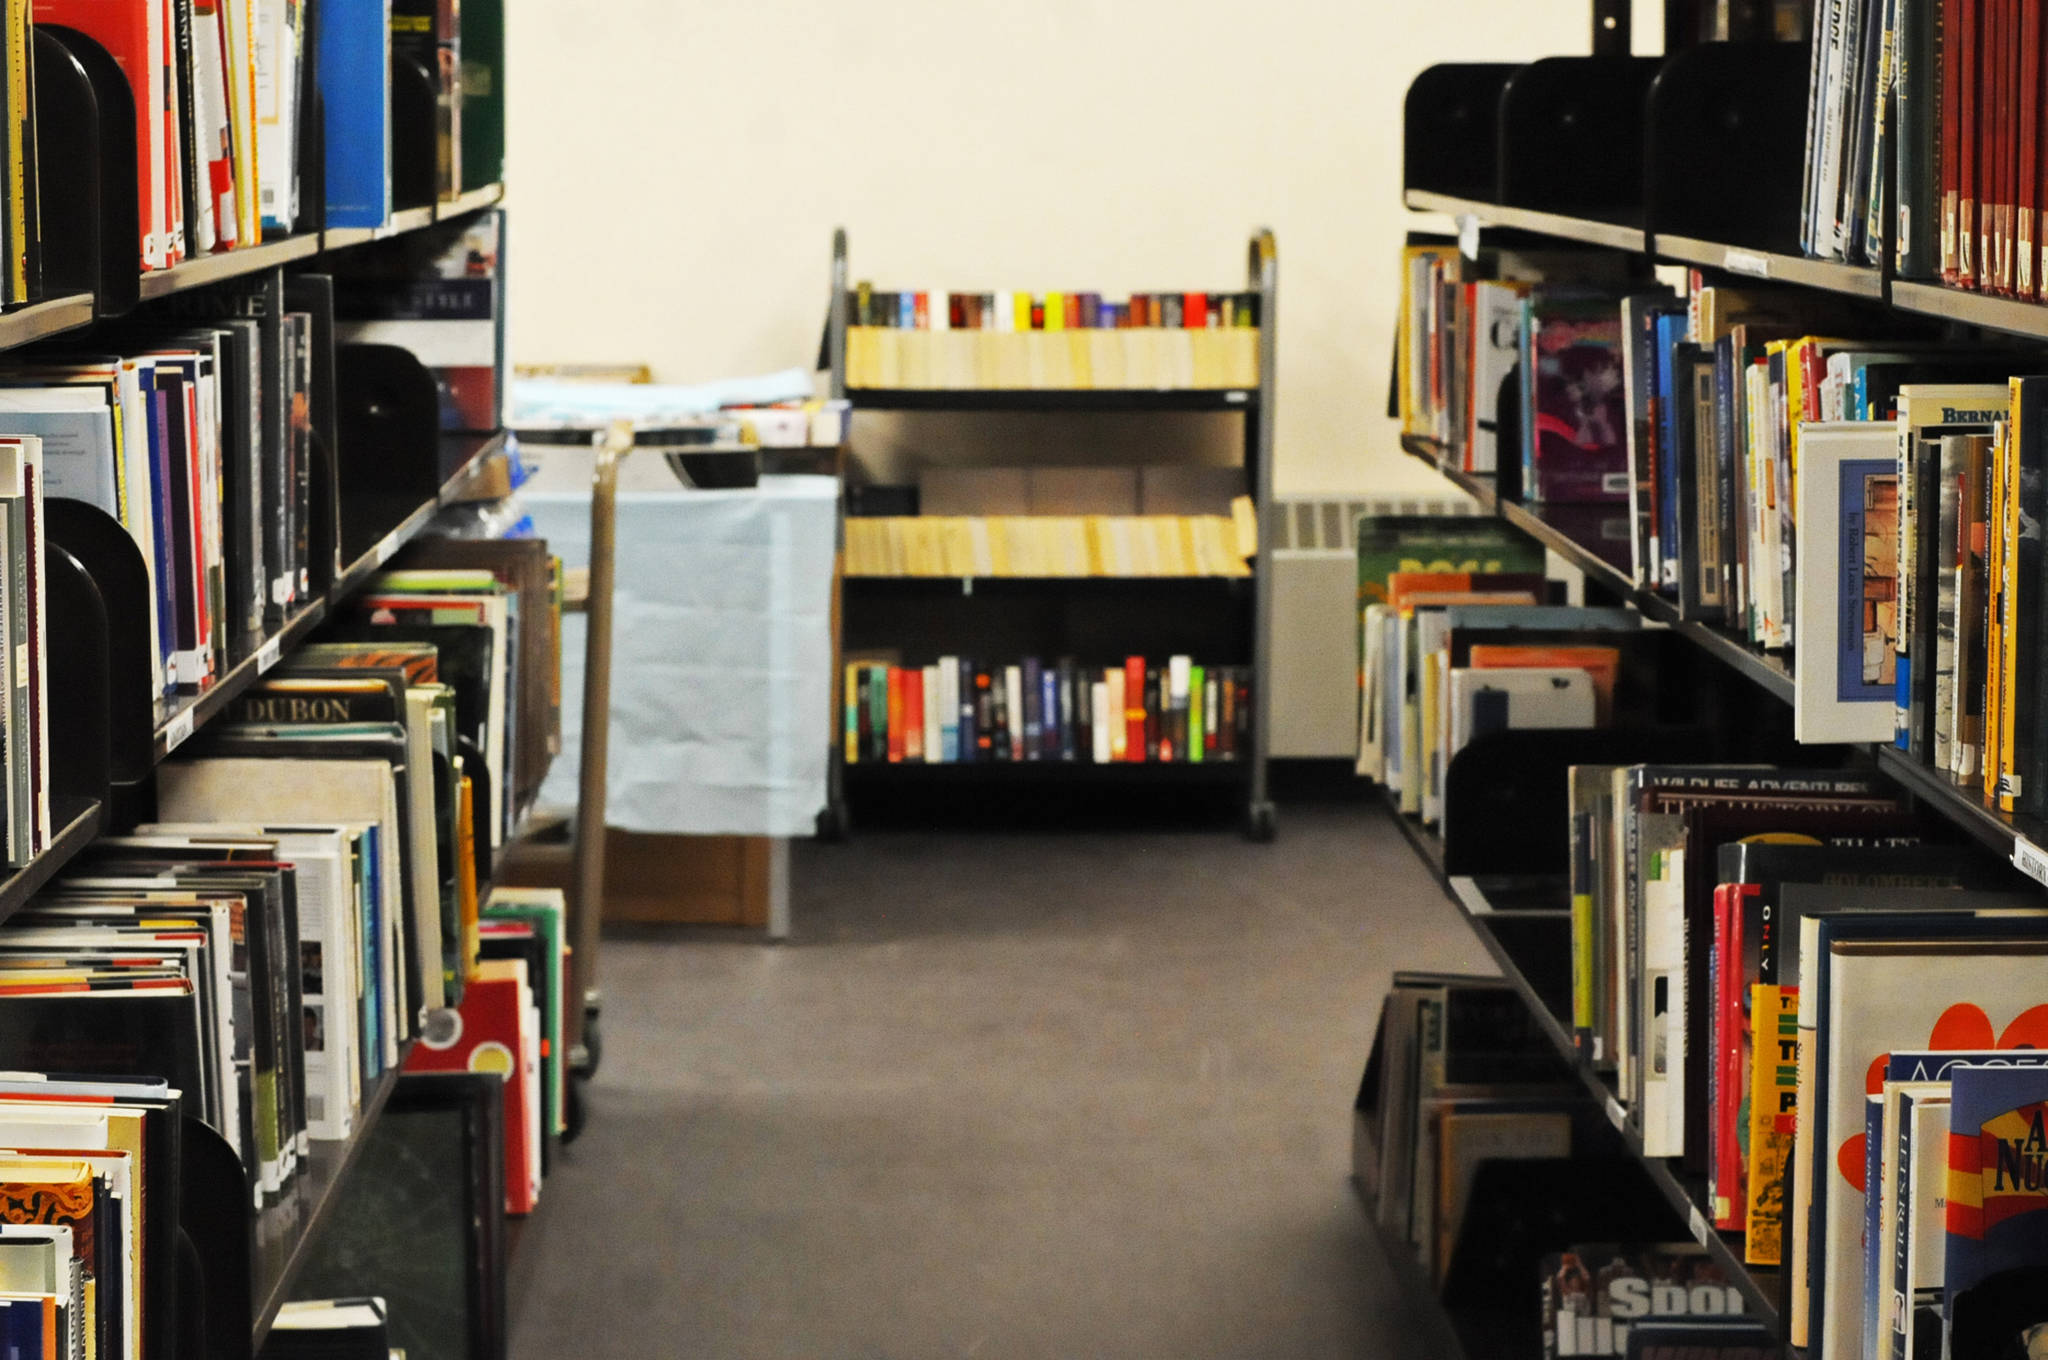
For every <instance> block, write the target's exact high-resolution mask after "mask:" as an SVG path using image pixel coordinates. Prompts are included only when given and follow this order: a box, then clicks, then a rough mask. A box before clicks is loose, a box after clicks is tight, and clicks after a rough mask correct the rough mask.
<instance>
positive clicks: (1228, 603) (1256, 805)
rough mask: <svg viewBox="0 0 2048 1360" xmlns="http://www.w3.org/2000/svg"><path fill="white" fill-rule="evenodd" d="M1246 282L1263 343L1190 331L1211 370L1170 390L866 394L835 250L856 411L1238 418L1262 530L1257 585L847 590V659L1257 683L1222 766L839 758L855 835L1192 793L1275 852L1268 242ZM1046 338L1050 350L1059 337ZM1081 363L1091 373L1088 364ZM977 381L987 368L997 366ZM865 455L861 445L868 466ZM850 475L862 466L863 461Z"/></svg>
mask: <svg viewBox="0 0 2048 1360" xmlns="http://www.w3.org/2000/svg"><path fill="white" fill-rule="evenodd" d="M1247 266H1248V267H1247V281H1246V288H1247V291H1248V293H1249V294H1250V295H1251V296H1253V297H1254V298H1255V299H1256V307H1257V313H1256V315H1257V321H1258V324H1257V328H1256V330H1255V331H1251V332H1248V333H1247V332H1245V331H1236V332H1229V331H1225V332H1219V331H1217V330H1215V329H1210V330H1208V331H1207V332H1201V331H1193V332H1191V334H1193V335H1196V336H1200V337H1203V339H1202V340H1199V341H1197V342H1196V349H1197V353H1198V355H1199V354H1201V353H1202V347H1203V346H1204V345H1208V346H1210V347H1211V348H1212V350H1213V351H1214V352H1213V353H1212V354H1211V355H1210V356H1209V357H1206V358H1204V357H1198V358H1197V359H1196V360H1195V361H1194V362H1195V364H1196V367H1195V368H1194V369H1193V370H1183V371H1180V372H1179V373H1178V374H1177V376H1169V377H1167V378H1165V379H1164V380H1162V381H1158V382H1153V383H1150V384H1148V385H1144V386H1111V387H1092V386H1075V385H1043V384H1042V385H1031V384H1030V383H1029V381H1028V379H1027V380H1026V381H1023V382H1018V383H1016V384H1014V385H1001V386H917V387H912V386H903V385H891V386H878V385H863V383H862V381H861V379H862V378H863V377H864V376H866V374H865V373H863V372H851V371H850V370H849V362H848V349H849V339H850V338H852V339H854V340H855V343H856V347H857V346H858V337H857V336H856V337H850V332H851V331H853V330H854V326H853V322H854V321H855V320H856V318H855V317H854V315H853V308H852V305H851V297H852V293H851V289H852V286H853V285H852V276H851V274H850V272H849V268H848V263H847V240H846V233H845V231H844V230H840V231H837V232H835V233H834V234H833V241H832V262H831V284H832V292H831V300H830V312H829V316H828V320H827V325H826V332H825V352H826V358H827V360H828V362H829V366H830V369H831V395H832V396H834V397H841V398H844V399H846V400H847V401H848V402H849V403H850V404H851V406H852V408H853V410H854V411H855V412H856V413H858V412H863V411H866V412H897V413H930V412H951V413H959V414H964V415H988V414H996V413H1011V414H1022V415H1026V416H1030V415H1058V414H1076V413H1078V414H1083V415H1104V416H1115V415H1122V416H1145V415H1163V414H1167V413H1177V412H1191V413H1198V414H1209V415H1217V416H1234V417H1236V418H1237V419H1238V420H1239V421H1240V422H1241V426H1242V441H1241V444H1240V446H1239V447H1240V450H1241V451H1240V453H1239V456H1238V461H1237V466H1238V467H1239V468H1241V469H1242V473H1243V490H1244V494H1246V495H1247V496H1249V497H1250V500H1251V504H1252V510H1253V514H1254V517H1255V521H1256V524H1257V525H1258V526H1259V530H1260V531H1259V533H1258V535H1257V536H1258V547H1257V551H1256V552H1255V553H1254V554H1253V555H1252V557H1251V558H1250V562H1249V565H1250V572H1249V575H1247V576H1242V577H1222V576H1215V577H1207V576H1151V577H1145V576H1117V575H1109V576H1102V575H1072V576H1028V577H1019V576H1005V577H1001V578H996V577H991V576H987V575H980V576H962V577H955V578H947V579H941V578H933V577H928V576H925V577H890V576H854V575H848V576H845V577H844V578H843V580H842V585H841V589H842V597H843V598H842V616H841V621H842V637H841V651H842V653H844V654H845V655H848V656H849V657H851V656H855V655H858V654H860V653H861V652H863V651H877V650H894V651H900V652H901V653H902V655H903V656H904V659H905V662H906V664H908V663H912V662H916V663H923V662H929V661H932V660H935V659H936V658H937V657H938V656H940V655H958V656H971V657H975V658H977V659H980V658H990V659H999V660H1001V661H1004V662H1007V661H1012V660H1015V659H1017V658H1019V657H1022V656H1026V655H1035V656H1040V657H1043V658H1044V659H1045V660H1047V661H1051V660H1052V659H1053V658H1055V657H1058V656H1061V655H1072V656H1075V657H1077V658H1078V659H1079V660H1080V661H1081V662H1082V663H1084V664H1085V665H1087V666H1090V667H1099V666H1114V665H1118V664H1120V663H1121V662H1122V661H1123V659H1124V658H1125V656H1127V655H1131V654H1138V655H1143V656H1145V657H1146V658H1147V659H1148V660H1150V661H1155V662H1159V663H1163V662H1164V661H1165V659H1166V658H1167V657H1168V656H1170V655H1173V654H1176V653H1183V654H1187V655H1190V656H1193V657H1194V658H1195V660H1196V662H1197V664H1218V665H1230V666H1238V667H1246V668H1248V670H1249V677H1250V682H1249V683H1250V694H1251V700H1250V702H1251V726H1250V742H1249V749H1246V750H1242V751H1240V752H1239V753H1238V755H1237V758H1236V759H1234V760H1231V761H1224V762H1215V763H1196V764H1180V763H1129V764H1125V763H1114V764H1107V765H1103V764H1095V763H1093V762H1090V761H1088V760H1086V759H1081V760H1075V761H1050V762H1044V763H1039V762H1030V763H1023V764H1018V765H1007V764H1003V763H1000V762H996V763H987V764H967V765H962V766H947V765H943V764H941V765H918V764H904V763H877V762H872V761H870V762H848V761H846V760H845V759H844V753H843V751H842V750H840V749H837V747H836V746H835V751H834V755H833V761H834V767H835V768H834V782H835V787H840V788H843V789H844V797H845V809H846V811H848V812H849V813H850V814H851V815H852V816H853V817H854V818H855V819H857V818H858V815H859V809H860V808H861V807H862V806H864V805H865V806H870V807H876V808H880V807H886V806H889V805H891V804H893V803H896V802H898V801H900V800H902V799H904V798H906V797H908V796H912V795H917V794H929V793H931V792H932V791H934V790H937V791H940V794H941V796H942V797H946V798H953V799H957V797H958V795H957V793H955V792H954V791H956V790H967V789H988V790H1006V789H1024V790H1031V791H1033V792H1032V795H1031V796H1033V797H1041V795H1040V794H1039V793H1038V792H1037V791H1039V790H1045V791H1047V793H1049V794H1050V795H1051V796H1053V797H1056V798H1063V797H1068V796H1087V795H1089V794H1090V793H1091V792H1092V793H1093V794H1095V795H1098V796H1099V795H1102V794H1108V795H1109V796H1110V797H1111V798H1113V799H1114V800H1116V801H1119V802H1126V803H1128V802H1135V801H1141V800H1143V799H1145V798H1147V797H1150V796H1152V795H1154V794H1155V793H1156V794H1159V795H1161V796H1163V797H1166V798H1169V799H1171V798H1180V797H1184V796H1186V795H1187V794H1188V793H1189V792H1190V791H1194V792H1197V793H1200V794H1202V795H1203V796H1204V797H1205V798H1214V797H1224V798H1229V799H1231V800H1233V801H1234V803H1235V804H1236V806H1237V807H1238V808H1239V810H1240V811H1241V814H1242V817H1243V824H1244V828H1245V831H1246V834H1247V835H1249V836H1250V837H1252V838H1253V839H1255V840H1266V839H1270V838H1271V836H1272V835H1273V832H1274V813H1273V803H1272V798H1271V794H1270V791H1269V788H1268V777H1267V763H1268V762H1267V750H1268V728H1269V724H1268V721H1267V716H1268V710H1267V702H1268V695H1269V694H1270V692H1271V686H1270V684H1269V683H1268V677H1269V675H1270V666H1271V655H1270V649H1271V640H1270V633H1271V627H1270V622H1271V613H1272V573H1271V570H1270V561H1271V559H1270V554H1269V549H1268V544H1267V540H1268V538H1269V534H1267V533H1266V532H1265V531H1264V530H1265V526H1266V525H1267V524H1268V522H1269V519H1270V508H1271V505H1272V495H1273V424H1274V411H1275V401H1274V395H1275V390H1276V389H1275V383H1274V360H1275V352H1276V335H1277V323H1278V306H1279V256H1278V250H1277V247H1276V245H1275V242H1274V238H1273V234H1272V233H1271V232H1270V231H1260V232H1258V233H1256V234H1255V235H1254V236H1253V237H1252V238H1251V240H1250V242H1249V245H1248V248H1247ZM910 334H916V335H922V334H925V333H918V332H910ZM983 334H984V335H986V336H988V337H989V339H990V340H991V341H996V340H1000V341H1005V342H1014V343H1026V342H1037V341H1041V339H1042V337H1041V336H1040V335H1039V334H1035V333H1034V334H1031V335H1026V336H1018V335H1016V334H1014V333H1008V334H1005V335H1001V336H997V335H994V334H993V333H992V332H984V333H983ZM1142 334H1143V333H1142V332H1138V331H1116V330H1107V331H1069V332H1067V335H1068V336H1069V337H1088V338H1085V339H1076V340H1073V341H1071V342H1070V343H1073V344H1075V345H1076V346H1077V349H1076V353H1082V352H1083V351H1084V349H1085V346H1086V345H1087V344H1089V343H1090V340H1091V339H1092V341H1093V343H1095V344H1098V345H1102V346H1105V347H1107V346H1111V345H1113V344H1114V343H1115V339H1114V338H1116V337H1131V336H1141V335H1142ZM1168 334H1170V332H1169V333H1168ZM955 338H956V339H957V338H958V337H955ZM1043 338H1045V339H1052V338H1054V337H1053V333H1050V332H1048V333H1046V335H1045V337H1043ZM1133 343H1134V344H1135V343H1137V342H1135V341H1134V342H1133ZM1225 348H1227V349H1228V350H1229V356H1228V357H1229V359H1231V360H1235V361H1236V366H1235V367H1229V366H1220V367H1219V366H1213V365H1224V364H1225V363H1226V361H1225V359H1224V358H1223V357H1221V356H1222V351H1223V349H1225ZM962 362H963V363H971V360H963V361H962ZM1076 362H1077V366H1078V365H1085V364H1086V362H1087V361H1086V359H1085V358H1084V359H1080V360H1077V361H1076ZM1121 363H1122V360H1121V358H1116V359H1114V360H1113V361H1110V362H1107V363H1105V364H1104V365H1103V366H1102V367H1101V369H1100V370H1099V371H1102V372H1105V373H1108V372H1112V371H1125V372H1137V371H1141V370H1140V368H1139V366H1138V365H1137V364H1136V363H1135V362H1134V363H1133V364H1132V366H1131V368H1130V369H1128V370H1125V369H1122V368H1119V367H1117V365H1120V364H1121ZM980 371H982V372H984V373H986V372H988V371H989V370H988V369H987V368H986V367H984V368H983V369H982V370H980ZM1142 371H1144V372H1147V373H1151V372H1153V370H1151V369H1144V370H1142ZM1191 374H1199V378H1191V376H1190V375H1191ZM1197 383H1199V385H1197ZM857 447H858V446H857V441H856V453H857ZM849 461H850V463H851V462H857V458H855V459H852V460H849ZM834 683H835V691H836V689H837V688H838V687H839V686H843V684H844V680H843V677H836V678H835V682H834ZM838 702H843V696H840V698H839V700H838ZM870 800H872V802H871V801H870Z"/></svg>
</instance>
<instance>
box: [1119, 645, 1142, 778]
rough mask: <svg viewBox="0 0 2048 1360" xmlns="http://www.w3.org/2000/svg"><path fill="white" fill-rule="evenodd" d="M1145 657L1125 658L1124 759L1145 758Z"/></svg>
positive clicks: (1137, 759) (1140, 759)
mask: <svg viewBox="0 0 2048 1360" xmlns="http://www.w3.org/2000/svg"><path fill="white" fill-rule="evenodd" d="M1145 699H1146V695H1145V658H1144V657H1142V656H1127V657H1125V658H1124V759H1125V760H1129V761H1143V760H1144V759H1145Z"/></svg>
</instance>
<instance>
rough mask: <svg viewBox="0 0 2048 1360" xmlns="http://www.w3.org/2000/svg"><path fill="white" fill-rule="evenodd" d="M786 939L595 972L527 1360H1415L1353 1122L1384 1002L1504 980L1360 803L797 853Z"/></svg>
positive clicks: (523, 1359) (544, 1225) (525, 1324)
mask: <svg viewBox="0 0 2048 1360" xmlns="http://www.w3.org/2000/svg"><path fill="white" fill-rule="evenodd" d="M794 907H795V911H794V916H795V921H796V936H795V939H794V940H793V941H792V942H791V943H790V944H789V945H788V946H786V947H781V948H769V947H763V946H760V945H757V944H751V943H740V942H737V941H734V940H731V939H719V938H712V937H708V936H706V937H699V938H684V939H677V938H675V937H673V936H670V937H665V938H663V939H662V940H660V941H659V942H645V941H639V942H627V941H619V942H612V941H607V944H606V953H605V960H604V968H605V1002H606V1006H605V1028H606V1054H605V1061H604V1070H603V1078H602V1080H600V1081H598V1082H596V1083H595V1084H594V1085H593V1086H592V1087H591V1099H592V1118H591V1121H590V1124H589V1128H588V1130H587V1132H586V1133H585V1134H584V1136H583V1137H582V1138H581V1139H580V1140H579V1141H578V1142H577V1143H576V1144H574V1145H573V1146H571V1147H569V1148H568V1149H567V1150H566V1151H565V1153H564V1155H563V1158H562V1163H561V1165H560V1167H559V1169H558V1171H557V1172H556V1174H555V1175H554V1176H553V1177H552V1178H551V1180H550V1182H549V1187H548V1197H547V1201H546V1203H545V1204H544V1205H543V1206H542V1209H541V1212H540V1213H539V1214H538V1215H537V1217H536V1218H535V1220H534V1222H533V1223H532V1224H531V1225H530V1226H529V1228H528V1235H527V1238H526V1240H525V1241H524V1242H523V1243H522V1246H521V1250H520V1252H519V1255H518V1258H517V1259H516V1261H515V1264H514V1272H515V1280H514V1288H513V1290H512V1295H511V1298H512V1310H513V1317H512V1323H513V1347H512V1353H513V1355H514V1357H516V1360H551V1358H552V1357H557V1356H565V1355H575V1356H578V1357H582V1360H611V1358H612V1357H620V1358H623V1357H629V1356H630V1357H636V1360H637V1357H642V1356H647V1355H650V1354H657V1353H658V1354H672V1355H702V1356H721V1357H749V1356H798V1355H802V1356H834V1357H839V1356H845V1357H853V1356H889V1357H912V1356H939V1355H946V1356H970V1355H971V1356H978V1357H1010V1356H1078V1355H1120V1356H1190V1355H1205V1356H1263V1355H1271V1356H1288V1357H1298V1358H1299V1360H1311V1358H1313V1357H1323V1356H1330V1357H1336V1356H1345V1357H1354V1358H1355V1357H1379V1356H1385V1357H1398V1356H1408V1355H1411V1354H1412V1355H1425V1354H1429V1353H1431V1351H1430V1346H1429V1343H1428V1341H1427V1340H1425V1338H1426V1337H1428V1336H1429V1335H1430V1333H1429V1331H1428V1329H1427V1328H1426V1327H1425V1326H1424V1325H1423V1323H1424V1319H1425V1315H1426V1314H1427V1313H1428V1312H1429V1311H1431V1310H1432V1308H1433V1304H1432V1301H1431V1300H1429V1299H1426V1298H1418V1297H1414V1296H1403V1295H1402V1294H1401V1293H1400V1291H1399V1290H1398V1289H1397V1287H1396V1285H1395V1284H1394V1282H1393V1279H1392V1278H1391V1277H1390V1276H1389V1274H1388V1272H1387V1267H1386V1264H1385V1260H1384V1258H1383V1256H1382V1255H1381V1253H1380V1249H1379V1247H1378V1246H1377V1244H1376V1243H1375V1242H1374V1241H1373V1239H1372V1237H1371V1233H1370V1229H1369V1228H1368V1226H1367V1223H1366V1220H1365V1218H1364V1216H1363V1215H1362V1214H1361V1213H1360V1210H1359V1206H1358V1203H1357V1201H1356V1198H1355V1195H1354V1191H1353V1189H1352V1186H1351V1182H1350V1177H1349V1171H1350V1160H1349V1159H1350V1150H1349V1139H1350V1127H1349V1119H1348V1117H1347V1115H1346V1111H1347V1109H1348V1107H1349V1105H1350V1101H1351V1097H1352V1094H1353V1092H1354V1091H1355V1089H1356V1086H1357V1083H1358V1061H1359V1059H1358V1055H1359V1054H1360V1053H1362V1052H1363V1051H1364V1050H1365V1048H1366V1046H1367V1044H1368V1042H1369V1040H1370V1039H1371V1031H1370V1026H1371V1024H1372V1019H1373V1016H1374V1014H1375V1013H1376V1011H1377V1008H1378V1004H1379V998H1380V996H1381V995H1382V994H1383V993H1384V991H1385V990H1386V986H1387V983H1388V979H1389V972H1390V968H1391V966H1392V965H1393V964H1394V963H1397V962H1398V963H1399V964H1401V966H1403V967H1424V966H1427V967H1438V968H1447V969H1486V968H1487V961H1486V957H1485V955H1484V953H1483V951H1482V950H1481V949H1480V947H1479V946H1478V944H1477V943H1476V942H1475V941H1474V939H1473V936H1472V933H1471V931H1470V930H1469V929H1467V928H1465V927H1464V926H1463V925H1462V924H1461V922H1460V920H1459V918H1458V916H1457V914H1456V911H1455V909H1454V908H1453V907H1452V906H1451V905H1450V904H1449V902H1448V901H1447V900H1446V899H1445V897H1444V895H1443V892H1442V890H1441V889H1440V888H1439V887H1438V886H1437V884H1436V883H1435V881H1434V880H1432V879H1431V878H1430V877H1429V876H1428V874H1427V872H1426V871H1425V870H1424V869H1423V867H1422V866H1421V864H1420V863H1419V861H1417V859H1416V858H1415V856H1414V855H1413V853H1412V852H1410V851H1409V850H1408V849H1407V848H1406V846H1405V844H1404V843H1403V842H1402V840H1401V837H1400V833H1399V832H1398V831H1397V830H1396V829H1395V828H1394V827H1393V826H1392V825H1391V824H1390V823H1389V821H1388V820H1387V818H1386V816H1385V814H1384V813H1383V812H1381V811H1380V810H1379V807H1378V805H1377V804H1376V803H1374V804H1356V805H1350V806H1332V807H1313V808H1295V807H1292V806H1290V807H1289V808H1288V809H1287V820H1286V827H1285V830H1284V832H1283V835H1282V836H1281V838H1280V840H1279V841H1278V843H1276V844H1273V845H1270V846H1258V845H1250V844H1247V843H1246V842H1245V840H1244V839H1243V838H1242V837H1240V836H1238V835H1236V834H1234V833H1231V832H1229V831H1218V832H1213V833H1192V832H1180V833H1160V834H1138V833H1127V834H1097V835H1022V834H1018V835H996V834H990V835H958V834H953V835H945V836H940V835H929V834H907V833H906V834H885V833H874V834H862V835H860V836H857V837H855V838H854V840H853V841H852V842H851V843H850V844H846V845H838V846H833V845H816V844H804V845H802V846H800V847H798V852H797V858H796V864H795V902H794ZM657 1339H658V1340H657Z"/></svg>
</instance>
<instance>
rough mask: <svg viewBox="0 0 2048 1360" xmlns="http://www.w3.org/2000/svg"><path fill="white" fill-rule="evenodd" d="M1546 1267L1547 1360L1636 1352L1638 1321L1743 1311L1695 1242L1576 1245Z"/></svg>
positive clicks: (1711, 1316) (1737, 1296)
mask: <svg viewBox="0 0 2048 1360" xmlns="http://www.w3.org/2000/svg"><path fill="white" fill-rule="evenodd" d="M1541 1270H1542V1277H1541V1278H1542V1286H1543V1356H1544V1360H1563V1358H1564V1357H1568V1356H1616V1357H1620V1356H1627V1355H1632V1354H1634V1353H1635V1352H1636V1350H1637V1348H1638V1347H1637V1344H1636V1342H1635V1340H1634V1338H1633V1337H1632V1336H1631V1333H1632V1332H1633V1331H1634V1330H1635V1327H1636V1325H1637V1324H1638V1323H1648V1322H1650V1321H1651V1320H1652V1319H1657V1320H1659V1321H1660V1322H1665V1323H1669V1322H1670V1321H1671V1320H1673V1319H1681V1318H1682V1319H1685V1320H1686V1322H1687V1323H1691V1322H1693V1321H1695V1320H1699V1319H1709V1320H1716V1321H1719V1320H1725V1319H1728V1318H1737V1317H1740V1316H1741V1315H1742V1314H1743V1312H1744V1304H1743V1298H1742V1292H1741V1291H1740V1290H1739V1289H1737V1288H1736V1287H1735V1285H1734V1284H1733V1283H1732V1282H1730V1281H1729V1279H1728V1276H1727V1273H1726V1272H1725V1271H1724V1270H1723V1269H1722V1268H1721V1266H1720V1265H1719V1264H1718V1263H1717V1262H1716V1261H1714V1260H1713V1258H1712V1257H1710V1256H1709V1255H1708V1254H1707V1251H1706V1249H1705V1248H1704V1247H1701V1246H1699V1245H1698V1244H1696V1243H1692V1242H1682V1243H1678V1242H1664V1243H1651V1242H1642V1243H1621V1242H1597V1243H1596V1242H1585V1243H1574V1244H1572V1245H1571V1246H1568V1247H1566V1248H1564V1249H1563V1250H1562V1251H1559V1252H1556V1253H1555V1254H1552V1255H1549V1256H1546V1257H1544V1258H1543V1262H1542V1267H1541ZM1693 1353H1694V1352H1692V1351H1690V1350H1688V1351H1686V1352H1685V1354H1687V1355H1692V1354H1693Z"/></svg>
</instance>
